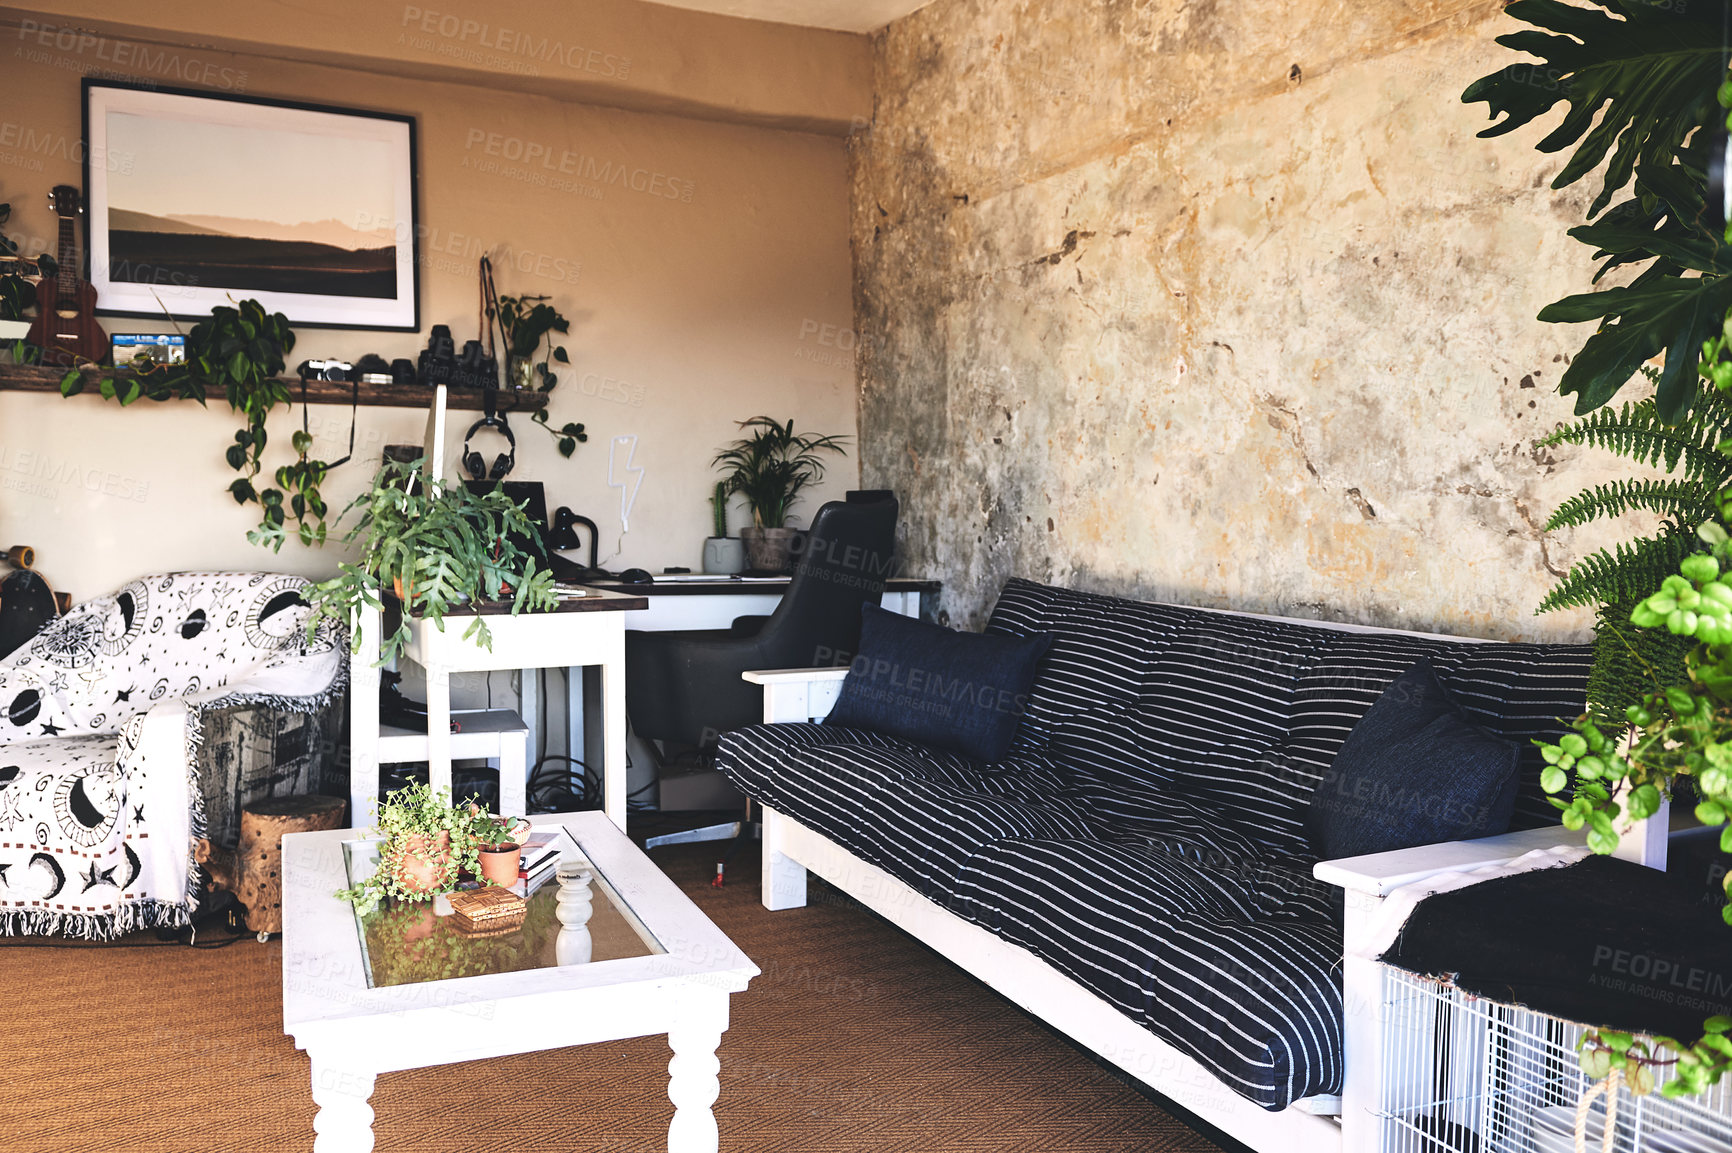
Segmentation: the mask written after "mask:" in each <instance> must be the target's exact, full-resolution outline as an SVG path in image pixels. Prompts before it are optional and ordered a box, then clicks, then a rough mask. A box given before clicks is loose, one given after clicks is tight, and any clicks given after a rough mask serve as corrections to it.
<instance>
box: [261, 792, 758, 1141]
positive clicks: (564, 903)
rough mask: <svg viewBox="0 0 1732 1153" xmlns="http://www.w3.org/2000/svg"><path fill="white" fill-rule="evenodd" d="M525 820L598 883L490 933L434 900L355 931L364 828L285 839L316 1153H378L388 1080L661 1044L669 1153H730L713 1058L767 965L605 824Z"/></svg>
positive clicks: (286, 904) (539, 902) (585, 818)
mask: <svg viewBox="0 0 1732 1153" xmlns="http://www.w3.org/2000/svg"><path fill="white" fill-rule="evenodd" d="M531 820H532V821H533V822H534V824H535V825H536V826H537V827H538V828H549V827H552V826H559V827H562V828H563V829H564V830H565V831H566V833H567V834H569V837H570V842H569V843H568V844H567V851H566V853H565V854H564V857H563V860H564V861H567V862H571V863H574V864H575V863H577V862H581V863H582V864H583V865H584V867H585V871H587V872H588V873H590V874H592V876H593V879H592V880H591V881H589V882H588V883H587V884H584V883H583V878H582V876H581V874H580V875H578V876H577V877H576V878H573V879H561V880H557V881H556V880H549V881H547V882H546V883H545V884H544V885H542V886H541V887H540V888H538V889H536V890H535V891H534V892H533V893H532V894H531V896H530V903H529V909H528V913H527V916H526V918H525V920H524V921H523V923H522V926H521V927H520V928H517V929H514V930H511V931H507V932H505V933H502V934H499V935H496V936H480V935H473V934H463V933H461V932H460V931H459V930H458V928H457V924H458V923H457V922H456V921H455V920H454V919H453V918H451V917H440V916H436V915H435V911H434V908H433V906H432V905H430V904H425V903H423V904H417V905H407V904H406V905H399V906H397V907H381V909H380V910H378V911H377V912H375V913H373V914H371V915H369V917H368V918H366V919H361V918H357V917H356V915H355V913H354V911H353V909H352V908H351V907H350V906H349V904H348V903H347V902H345V901H340V900H338V899H337V898H336V897H334V896H333V895H332V894H333V893H334V892H335V891H336V890H337V889H339V888H343V887H346V886H347V885H349V884H350V883H351V878H352V877H355V876H358V875H361V874H363V873H364V872H365V871H366V870H368V869H370V868H371V867H372V863H373V862H374V860H375V859H376V850H375V849H373V848H371V847H369V846H368V844H367V843H365V842H363V841H362V840H360V839H359V836H358V833H357V830H354V829H335V830H332V831H330V832H322V833H294V834H290V835H289V836H286V837H284V838H283V1032H285V1033H288V1034H290V1035H291V1036H293V1037H294V1039H295V1046H296V1048H300V1049H305V1050H306V1051H307V1055H308V1056H309V1057H310V1058H311V1059H312V1066H313V1068H312V1090H313V1100H314V1102H316V1103H317V1104H318V1106H319V1112H318V1115H317V1116H316V1117H315V1118H314V1120H313V1129H314V1131H315V1132H316V1133H317V1138H316V1139H315V1141H314V1143H313V1148H314V1150H315V1151H316V1153H366V1151H367V1150H371V1149H372V1148H373V1109H372V1107H371V1106H370V1105H368V1103H367V1100H368V1098H369V1097H371V1096H372V1093H373V1084H374V1079H375V1078H376V1077H377V1076H378V1074H380V1073H389V1072H393V1071H396V1070H400V1069H419V1068H423V1067H425V1066H429V1065H444V1064H449V1063H451V1062H455V1061H473V1060H477V1059H481V1058H487V1057H498V1056H503V1055H505V1054H508V1053H529V1052H535V1051H539V1050H543V1049H557V1048H562V1047H564V1046H567V1045H587V1044H593V1043H595V1042H598V1041H612V1040H618V1039H620V1038H624V1037H645V1036H653V1035H656V1034H661V1033H665V1034H667V1037H668V1045H669V1047H670V1048H671V1049H672V1050H673V1059H672V1060H671V1061H669V1063H668V1097H669V1099H670V1100H671V1101H672V1102H673V1104H674V1107H675V1109H674V1116H673V1122H672V1124H671V1125H670V1126H669V1127H668V1149H669V1150H670V1153H713V1151H714V1150H716V1149H717V1148H718V1143H719V1136H718V1132H717V1128H716V1120H715V1116H714V1114H713V1113H712V1112H711V1106H712V1105H713V1104H714V1103H715V1100H716V1096H717V1094H718V1092H719V1091H720V1085H719V1083H718V1081H717V1078H716V1074H717V1072H718V1071H719V1069H720V1067H721V1066H720V1063H719V1062H718V1061H717V1059H716V1046H717V1045H718V1044H719V1043H720V1041H721V1037H722V1033H723V1032H725V1031H726V1030H727V1027H728V998H729V996H730V995H731V994H734V993H738V992H743V991H744V990H745V988H746V984H747V982H749V981H750V980H751V979H752V978H753V977H755V976H757V975H758V968H757V966H756V965H754V964H752V962H751V959H750V958H748V957H747V956H746V955H745V954H744V953H742V952H741V951H740V950H739V949H738V948H737V947H736V946H735V945H734V943H733V942H732V941H730V940H728V938H727V936H726V935H724V934H723V933H722V931H721V930H720V929H718V928H716V926H715V925H714V924H713V923H712V922H711V921H710V919H709V918H708V917H706V916H705V915H704V914H703V912H702V911H701V910H700V909H699V908H698V907H697V906H696V905H695V904H693V903H692V901H691V899H690V898H688V897H687V896H686V895H685V894H684V893H682V892H680V891H679V889H678V888H677V887H676V886H675V885H674V883H673V882H672V881H670V880H668V878H667V877H666V876H664V875H663V874H662V872H661V871H660V870H659V869H657V868H656V866H655V865H654V863H653V862H651V861H650V859H649V858H648V857H646V856H644V854H643V853H642V852H641V851H640V850H639V849H638V848H637V846H636V845H634V844H632V843H631V842H630V841H629V840H627V839H626V837H625V835H624V834H623V833H621V832H620V831H619V829H618V828H617V827H616V826H615V825H614V824H613V823H612V822H611V821H609V820H608V818H607V817H606V815H604V814H603V813H600V812H588V813H559V814H547V815H543V816H537V817H533V818H531ZM564 871H566V872H572V873H575V872H577V870H576V869H575V868H573V869H569V870H564ZM585 957H589V958H592V959H589V960H582V958H585ZM561 959H563V960H565V961H567V962H568V963H566V964H560V963H559V962H560V960H561ZM545 1136H546V1137H548V1138H551V1139H552V1140H553V1142H554V1144H559V1141H558V1138H557V1136H556V1135H554V1134H546V1135H545ZM535 1143H536V1144H540V1143H542V1142H541V1141H540V1140H538V1141H537V1142H535Z"/></svg>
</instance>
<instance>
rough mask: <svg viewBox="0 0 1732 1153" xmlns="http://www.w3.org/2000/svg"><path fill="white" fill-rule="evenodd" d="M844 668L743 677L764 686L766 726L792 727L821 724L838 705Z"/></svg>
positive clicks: (756, 672) (768, 672)
mask: <svg viewBox="0 0 1732 1153" xmlns="http://www.w3.org/2000/svg"><path fill="white" fill-rule="evenodd" d="M847 675H848V670H847V669H845V668H841V669H749V670H747V671H746V672H743V673H741V674H740V676H741V678H742V679H744V680H747V681H750V682H751V683H752V684H755V685H763V686H764V723H765V724H767V725H780V724H790V723H795V722H799V721H821V720H823V719H824V717H825V716H826V715H828V714H829V712H830V708H831V706H832V705H834V704H835V703H836V697H837V694H839V693H840V692H841V691H842V680H843V678H844V677H846V676H847Z"/></svg>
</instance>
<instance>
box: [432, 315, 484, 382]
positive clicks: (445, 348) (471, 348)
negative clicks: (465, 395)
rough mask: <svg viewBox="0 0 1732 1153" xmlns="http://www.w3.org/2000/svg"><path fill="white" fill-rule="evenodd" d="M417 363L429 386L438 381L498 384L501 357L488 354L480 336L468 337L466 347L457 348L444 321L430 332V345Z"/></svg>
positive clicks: (464, 345)
mask: <svg viewBox="0 0 1732 1153" xmlns="http://www.w3.org/2000/svg"><path fill="white" fill-rule="evenodd" d="M416 367H417V369H418V370H419V372H418V374H419V376H420V377H421V383H422V384H425V385H427V386H429V387H432V386H433V385H437V384H445V385H450V386H451V387H452V388H498V387H499V361H498V359H497V358H495V357H491V356H488V355H487V349H486V347H485V346H484V345H483V344H482V343H481V342H480V341H479V340H470V341H465V342H464V344H463V351H462V352H461V353H459V352H457V346H456V342H455V341H453V340H452V339H451V329H450V328H449V327H448V326H446V325H443V324H435V325H434V326H433V329H432V331H431V332H430V333H428V336H427V347H426V348H424V349H423V350H422V351H421V357H420V361H419V363H418V364H417V366H416Z"/></svg>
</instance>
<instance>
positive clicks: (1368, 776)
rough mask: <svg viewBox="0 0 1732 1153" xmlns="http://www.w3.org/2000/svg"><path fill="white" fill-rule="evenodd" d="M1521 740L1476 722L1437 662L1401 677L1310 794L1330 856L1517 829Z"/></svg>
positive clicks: (1321, 843)
mask: <svg viewBox="0 0 1732 1153" xmlns="http://www.w3.org/2000/svg"><path fill="white" fill-rule="evenodd" d="M1520 759H1521V749H1520V748H1519V747H1518V746H1517V745H1516V744H1514V743H1513V742H1511V741H1506V740H1504V739H1503V738H1502V737H1499V736H1497V735H1496V734H1494V733H1491V732H1488V731H1486V730H1485V729H1483V728H1481V727H1479V726H1478V725H1476V724H1474V723H1473V722H1472V721H1471V720H1469V719H1468V718H1467V715H1466V714H1465V713H1463V712H1462V711H1461V709H1459V708H1458V707H1457V706H1456V704H1455V702H1454V701H1453V700H1451V699H1450V696H1449V693H1448V692H1447V691H1446V690H1445V689H1444V687H1443V684H1442V682H1440V681H1439V680H1438V679H1437V672H1436V670H1434V669H1433V668H1432V667H1431V662H1429V661H1420V662H1419V663H1418V664H1416V665H1414V666H1413V667H1412V668H1410V669H1408V670H1407V671H1406V672H1405V673H1403V674H1401V676H1399V677H1397V678H1396V679H1395V682H1394V683H1393V684H1391V685H1390V686H1389V687H1388V688H1387V689H1385V690H1384V691H1383V695H1382V696H1380V697H1378V698H1377V703H1376V704H1374V705H1372V706H1371V711H1370V712H1368V713H1366V714H1365V716H1364V718H1363V719H1362V720H1361V721H1360V722H1359V723H1358V724H1357V725H1355V726H1354V728H1353V731H1352V732H1351V733H1350V734H1348V737H1347V740H1346V742H1345V743H1344V744H1342V746H1341V751H1340V752H1339V753H1337V754H1336V756H1335V762H1334V764H1332V765H1331V766H1330V768H1329V771H1328V772H1327V773H1326V774H1325V775H1324V777H1323V782H1322V784H1320V785H1319V786H1318V788H1317V792H1316V793H1315V794H1314V795H1313V796H1312V798H1311V810H1310V814H1309V818H1308V822H1307V827H1308V830H1309V832H1310V834H1311V838H1312V843H1313V844H1314V845H1315V846H1316V848H1317V850H1318V852H1319V853H1321V854H1322V856H1323V857H1325V858H1333V857H1357V856H1360V855H1362V854H1365V853H1384V852H1388V851H1390V850H1392V849H1409V848H1413V847H1414V846H1416V845H1430V844H1435V843H1437V842H1439V841H1461V840H1470V839H1472V838H1474V837H1490V836H1494V835H1496V834H1498V833H1501V832H1504V831H1506V830H1507V829H1508V828H1509V825H1510V817H1511V815H1512V814H1513V812H1514V810H1515V797H1516V787H1517V785H1518V784H1519V780H1518V776H1517V772H1516V769H1517V765H1518V764H1519V762H1520Z"/></svg>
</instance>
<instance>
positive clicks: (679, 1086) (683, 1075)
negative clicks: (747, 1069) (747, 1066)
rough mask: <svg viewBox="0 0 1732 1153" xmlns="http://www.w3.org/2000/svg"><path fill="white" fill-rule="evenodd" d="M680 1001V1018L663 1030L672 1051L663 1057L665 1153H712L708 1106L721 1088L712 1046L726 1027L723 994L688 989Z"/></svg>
mask: <svg viewBox="0 0 1732 1153" xmlns="http://www.w3.org/2000/svg"><path fill="white" fill-rule="evenodd" d="M680 1000H681V1007H680V1017H679V1021H678V1023H677V1024H676V1025H675V1026H674V1028H673V1029H671V1030H670V1031H669V1032H668V1047H669V1048H671V1049H672V1050H673V1051H674V1056H673V1060H671V1061H669V1062H668V1100H670V1101H672V1102H673V1103H674V1120H673V1124H671V1125H669V1126H668V1153H716V1151H717V1149H718V1148H719V1147H720V1145H721V1137H720V1134H719V1133H718V1131H717V1129H716V1115H715V1113H714V1112H713V1111H712V1110H711V1108H710V1107H711V1106H712V1105H714V1104H715V1103H716V1098H717V1096H719V1095H720V1094H721V1090H722V1086H721V1082H720V1081H719V1080H718V1079H717V1077H716V1074H717V1073H718V1072H720V1071H721V1067H722V1063H721V1062H720V1061H718V1060H717V1059H716V1046H718V1045H720V1044H721V1043H722V1033H723V1032H725V1031H726V1030H727V1027H728V995H727V994H726V993H724V992H722V991H720V990H716V989H706V990H699V989H690V990H687V991H685V992H684V993H682V994H681V998H680Z"/></svg>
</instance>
